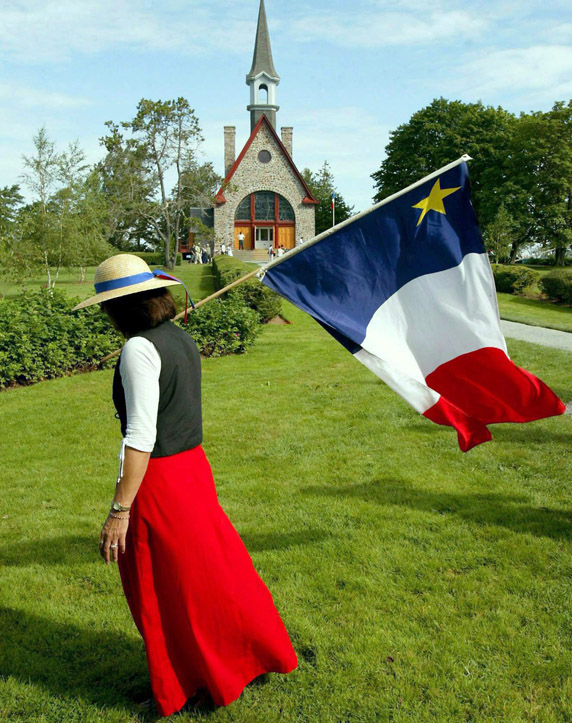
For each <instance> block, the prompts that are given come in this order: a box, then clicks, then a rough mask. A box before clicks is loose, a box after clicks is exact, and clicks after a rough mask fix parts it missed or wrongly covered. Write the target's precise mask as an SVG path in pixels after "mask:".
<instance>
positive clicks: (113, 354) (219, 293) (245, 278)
mask: <svg viewBox="0 0 572 723" xmlns="http://www.w3.org/2000/svg"><path fill="white" fill-rule="evenodd" d="M263 268H264V267H260V266H258V267H257V268H256V269H254V271H250V272H249V273H248V274H246V275H245V276H241V277H240V279H236V281H233V282H232V284H228V285H227V286H225V287H224V288H223V289H219V290H218V291H215V293H214V294H211V295H210V296H207V297H206V299H201V300H200V301H197V303H196V304H195V309H198V308H199V307H200V306H202V305H203V304H206V303H207V301H212V300H213V299H216V298H217V297H219V296H222V295H223V294H225V293H226V292H227V291H229V289H232V288H234V287H235V286H238V285H239V284H242V283H243V282H244V281H248V279H251V278H252V277H253V276H256V274H258V273H259V272H260V271H262V269H263ZM192 311H193V309H192V308H190V309H189V313H190V312H192ZM183 316H185V312H184V311H181V313H180V314H177V316H175V317H174V319H173V321H177V319H182V318H183ZM120 352H121V349H116V350H115V351H113V352H111V354H108V355H107V356H104V357H103V359H102V360H101V361H100V362H99V366H101V365H102V364H105V362H106V361H109V360H110V359H113V357H116V356H117V355H118V354H119V353H120Z"/></svg>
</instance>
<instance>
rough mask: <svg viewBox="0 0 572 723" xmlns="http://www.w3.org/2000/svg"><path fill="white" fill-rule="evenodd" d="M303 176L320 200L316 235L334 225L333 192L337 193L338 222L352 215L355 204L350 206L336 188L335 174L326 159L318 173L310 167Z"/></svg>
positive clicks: (303, 172)
mask: <svg viewBox="0 0 572 723" xmlns="http://www.w3.org/2000/svg"><path fill="white" fill-rule="evenodd" d="M302 176H303V178H304V180H305V181H306V183H307V184H308V188H309V189H310V191H311V192H312V195H313V196H314V197H315V198H316V200H317V201H318V202H319V203H318V205H317V206H316V235H318V234H321V233H322V232H323V231H326V230H327V229H329V228H331V226H332V220H333V219H332V193H333V192H334V191H335V193H336V224H338V223H341V222H342V221H345V220H346V219H347V218H349V217H350V216H351V215H352V211H353V208H354V207H353V206H348V204H347V203H346V201H345V200H344V198H343V196H342V195H341V194H340V193H339V191H338V190H337V189H336V186H335V181H334V174H333V173H332V171H331V169H330V164H329V163H328V162H327V161H324V164H323V166H322V167H321V168H320V170H319V171H318V172H317V173H313V172H312V171H310V169H309V168H305V169H304V170H303V171H302Z"/></svg>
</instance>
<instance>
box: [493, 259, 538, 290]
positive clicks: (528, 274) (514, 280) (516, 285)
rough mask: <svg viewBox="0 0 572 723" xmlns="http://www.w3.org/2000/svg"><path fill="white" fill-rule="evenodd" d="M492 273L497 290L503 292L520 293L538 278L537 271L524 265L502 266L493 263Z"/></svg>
mask: <svg viewBox="0 0 572 723" xmlns="http://www.w3.org/2000/svg"><path fill="white" fill-rule="evenodd" d="M493 275H494V277H495V286H496V289H497V291H499V292H500V293H503V294H521V293H522V292H523V291H524V289H525V288H526V287H527V286H532V284H534V283H535V282H536V281H538V279H539V278H540V274H539V272H538V271H533V270H532V269H527V268H526V267H524V266H503V265H501V264H493Z"/></svg>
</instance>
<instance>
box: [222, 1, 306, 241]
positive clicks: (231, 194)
mask: <svg viewBox="0 0 572 723" xmlns="http://www.w3.org/2000/svg"><path fill="white" fill-rule="evenodd" d="M279 82H280V76H279V75H278V73H277V72H276V69H275V68H274V62H273V60H272V50H271V47H270V36H269V34H268V25H267V22H266V10H265V7H264V0H260V9H259V13H258V27H257V30H256V41H255V44H254V57H253V59H252V67H251V69H250V72H249V73H248V75H247V76H246V84H247V85H248V86H249V87H250V104H249V105H248V106H247V111H249V112H250V130H251V133H250V137H249V138H248V140H247V141H246V143H245V145H244V147H243V148H242V150H241V151H240V153H239V154H238V156H237V155H236V128H235V127H234V126H225V129H224V166H225V169H224V172H225V179H224V182H223V184H222V186H221V188H220V190H219V191H218V193H217V194H216V196H215V199H214V233H215V238H216V240H217V242H218V243H225V244H227V245H231V246H233V247H234V248H235V249H238V247H239V242H238V235H239V233H241V232H242V233H243V234H244V249H245V250H254V249H261V250H262V249H268V247H269V246H274V247H275V248H277V247H278V246H281V245H283V246H284V247H285V248H286V249H290V248H294V246H295V245H296V240H297V239H300V238H301V237H302V238H303V239H304V240H305V241H307V240H309V239H310V238H312V237H313V236H314V228H315V218H314V217H315V206H316V204H317V203H318V201H317V200H316V199H315V198H314V197H313V196H312V194H311V193H310V190H309V188H308V186H307V185H306V183H305V181H304V179H303V178H302V175H301V174H300V172H299V171H298V169H297V168H296V165H295V163H294V161H293V159H292V132H293V129H292V128H291V127H283V128H281V129H280V135H278V133H277V131H276V114H277V112H278V110H279V106H278V105H276V89H277V86H278V83H279Z"/></svg>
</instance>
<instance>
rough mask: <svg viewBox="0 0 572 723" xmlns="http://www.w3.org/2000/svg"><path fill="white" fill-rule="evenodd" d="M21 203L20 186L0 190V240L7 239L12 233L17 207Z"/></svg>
mask: <svg viewBox="0 0 572 723" xmlns="http://www.w3.org/2000/svg"><path fill="white" fill-rule="evenodd" d="M23 201H24V198H23V196H22V194H21V193H20V186H18V185H13V186H4V188H0V238H7V237H8V236H9V235H10V233H11V232H12V230H13V228H14V224H15V223H16V219H17V216H18V207H19V206H21V205H22V203H23Z"/></svg>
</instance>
